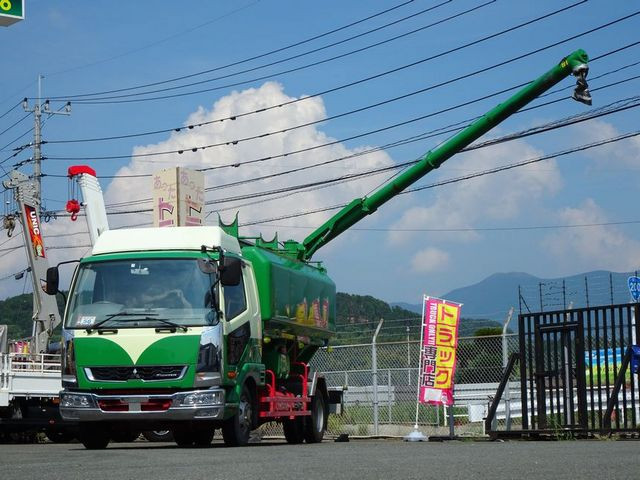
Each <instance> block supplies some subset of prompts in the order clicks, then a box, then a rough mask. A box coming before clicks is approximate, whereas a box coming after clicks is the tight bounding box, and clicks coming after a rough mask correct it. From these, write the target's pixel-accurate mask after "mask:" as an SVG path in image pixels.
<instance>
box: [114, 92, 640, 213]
mask: <svg viewBox="0 0 640 480" xmlns="http://www.w3.org/2000/svg"><path fill="white" fill-rule="evenodd" d="M638 106H640V96H636V97H630V98H627V99H624V100H619V101H616V102H613V103H611V104H609V105H606V106H604V107H600V108H598V109H594V110H591V111H589V112H587V113H582V114H577V115H571V116H569V117H565V118H563V119H560V120H556V121H553V122H547V123H545V124H542V125H538V126H535V127H531V128H529V129H526V130H522V131H520V132H516V133H512V134H508V135H504V136H502V137H498V138H495V139H492V140H489V141H486V142H482V143H479V144H473V145H470V146H468V147H467V148H465V149H463V150H462V151H471V150H475V149H478V148H484V147H488V146H491V145H496V144H499V143H504V142H507V141H512V140H515V139H519V138H523V137H528V136H531V135H536V134H539V133H543V132H547V131H551V130H555V129H558V128H563V127H566V126H569V125H574V124H576V123H581V122H584V121H588V120H592V119H594V118H600V117H602V116H605V115H610V114H613V113H617V112H619V111H624V110H627V109H630V108H635V107H638ZM620 139H622V138H620ZM599 145H600V143H598V142H596V143H595V144H589V145H588V146H587V148H593V147H594V146H599ZM580 148H582V147H580ZM576 151H577V150H576ZM567 153H573V151H572V150H569V151H567ZM554 155H557V156H559V155H560V153H558V154H554ZM543 159H545V158H543ZM418 160H419V159H416V160H413V161H409V162H405V163H402V164H398V165H393V166H389V167H382V168H379V169H374V170H368V171H366V172H360V173H356V174H350V175H345V176H341V177H338V178H333V179H328V180H322V181H318V182H313V183H307V184H303V185H294V186H290V187H284V188H280V189H275V190H270V191H267V192H260V193H255V192H254V193H251V194H246V195H239V196H235V197H228V198H224V199H219V200H216V201H211V200H210V201H207V202H205V203H206V204H207V205H210V204H213V203H226V202H230V201H238V200H242V199H255V198H258V197H263V196H271V195H274V194H279V193H285V192H286V193H290V192H293V191H299V190H302V191H309V190H314V189H317V188H324V187H326V186H330V185H332V184H338V183H344V182H346V181H351V180H353V179H357V178H362V177H365V176H369V175H375V174H379V173H383V172H385V171H389V170H393V169H400V168H403V167H406V166H409V165H411V164H413V163H415V162H417V161H418ZM332 161H334V160H330V161H328V162H332ZM538 161H539V160H538ZM322 163H327V162H322ZM314 166H317V165H314ZM301 168H313V166H308V167H301ZM500 168H502V167H500ZM472 175H474V174H472ZM469 178H473V176H471V177H469ZM410 191H416V190H415V189H411V190H410ZM144 201H145V200H143V201H136V202H135V203H144ZM132 203H134V202H122V203H120V204H113V205H110V206H112V207H113V206H116V205H117V206H126V205H127V204H132ZM243 206H246V205H243ZM232 208H238V206H236V207H232ZM150 211H151V209H138V210H134V211H129V212H127V211H125V212H122V211H121V212H117V213H118V214H128V213H143V212H150ZM113 213H115V212H113Z"/></svg>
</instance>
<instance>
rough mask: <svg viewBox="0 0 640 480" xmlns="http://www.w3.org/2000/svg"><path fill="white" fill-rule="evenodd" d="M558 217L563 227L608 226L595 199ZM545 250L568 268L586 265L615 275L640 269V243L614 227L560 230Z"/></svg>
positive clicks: (567, 208) (571, 208)
mask: <svg viewBox="0 0 640 480" xmlns="http://www.w3.org/2000/svg"><path fill="white" fill-rule="evenodd" d="M557 216H558V220H559V223H563V224H566V225H585V224H596V223H606V222H607V217H606V214H605V212H604V211H603V210H602V208H600V207H599V206H598V205H597V204H596V202H595V201H594V200H593V199H587V200H585V201H584V202H583V203H582V205H580V206H579V207H566V208H564V209H562V210H560V211H559V212H558V214H557ZM544 246H545V247H546V248H547V249H548V251H549V252H550V253H552V254H554V255H555V256H556V257H557V258H558V260H559V261H561V262H563V263H565V264H568V265H571V264H572V263H577V262H580V261H583V262H584V261H586V262H587V263H588V265H589V268H591V269H607V270H614V271H629V270H633V269H635V268H637V267H638V265H640V242H638V241H637V240H634V239H632V238H629V237H628V236H626V235H625V234H624V233H622V232H621V231H620V230H619V229H618V228H616V227H615V226H613V225H600V226H594V227H589V228H567V229H563V230H559V231H557V232H555V233H553V234H551V235H548V236H547V238H546V239H545V240H544Z"/></svg>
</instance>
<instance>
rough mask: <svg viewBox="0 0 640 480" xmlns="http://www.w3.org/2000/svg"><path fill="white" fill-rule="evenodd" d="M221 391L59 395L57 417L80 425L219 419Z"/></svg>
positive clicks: (221, 412) (220, 413)
mask: <svg viewBox="0 0 640 480" xmlns="http://www.w3.org/2000/svg"><path fill="white" fill-rule="evenodd" d="M224 400H225V396H224V390H223V389H221V388H212V389H208V390H192V391H186V392H176V393H173V394H166V395H164V394H152V395H126V394H123V395H121V394H118V395H98V394H95V393H84V392H73V391H67V390H63V391H62V392H60V415H61V416H62V418H63V419H64V420H74V421H81V422H95V421H110V420H131V421H133V420H160V421H175V420H178V421H184V420H220V419H222V417H223V414H224Z"/></svg>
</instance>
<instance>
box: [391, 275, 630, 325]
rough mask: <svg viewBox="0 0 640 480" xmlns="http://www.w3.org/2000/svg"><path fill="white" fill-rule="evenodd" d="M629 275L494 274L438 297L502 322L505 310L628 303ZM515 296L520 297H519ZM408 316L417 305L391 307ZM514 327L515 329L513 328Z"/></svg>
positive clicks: (470, 313)
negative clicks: (557, 276) (541, 276)
mask: <svg viewBox="0 0 640 480" xmlns="http://www.w3.org/2000/svg"><path fill="white" fill-rule="evenodd" d="M630 275H633V273H617V272H609V271H605V270H596V271H592V272H587V273H582V274H579V275H573V276H570V277H564V278H552V279H549V278H539V277H535V276H533V275H529V274H528V273H521V272H513V273H496V274H493V275H491V276H489V277H487V278H485V279H484V280H482V281H480V282H478V283H476V284H474V285H470V286H467V287H462V288H457V289H455V290H451V291H450V292H448V293H446V294H444V295H442V297H443V298H446V299H448V300H453V301H456V302H461V303H463V304H464V306H463V307H462V315H463V316H464V317H470V318H489V319H493V320H496V321H499V322H502V321H504V319H505V317H506V315H507V312H508V311H509V308H511V307H514V308H515V313H518V312H519V309H520V308H522V311H523V312H527V311H531V312H539V311H541V310H542V311H552V310H563V309H564V308H565V307H566V308H569V306H573V308H580V307H584V306H586V305H587V303H588V304H589V305H610V304H612V303H614V304H619V303H627V302H629V301H631V298H630V296H629V290H628V286H627V279H628V277H629V276H630ZM519 293H520V295H521V297H519ZM391 305H392V306H397V307H400V308H403V309H405V310H409V311H412V312H418V313H421V312H422V306H421V305H420V304H409V303H402V302H398V303H391ZM514 327H515V325H514Z"/></svg>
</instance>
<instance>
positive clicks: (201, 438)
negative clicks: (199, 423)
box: [193, 427, 216, 447]
mask: <svg viewBox="0 0 640 480" xmlns="http://www.w3.org/2000/svg"><path fill="white" fill-rule="evenodd" d="M215 433H216V431H215V430H214V429H213V428H210V427H207V428H199V429H197V430H196V431H194V432H193V443H194V444H195V446H196V447H208V446H209V445H211V442H212V441H213V436H214V435H215Z"/></svg>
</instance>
